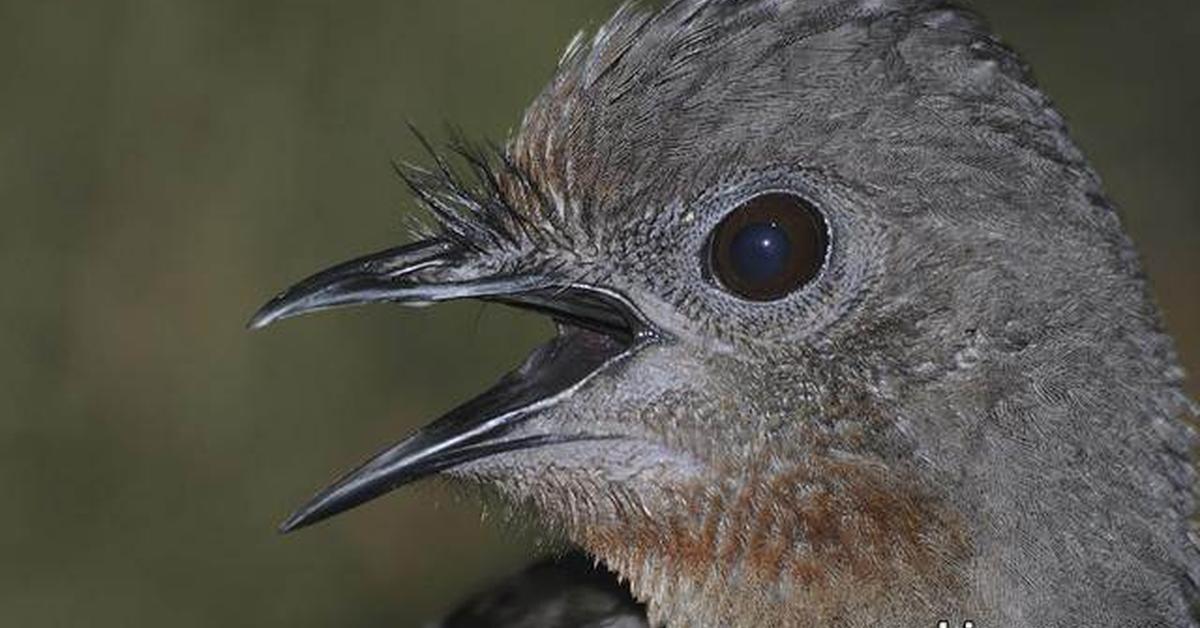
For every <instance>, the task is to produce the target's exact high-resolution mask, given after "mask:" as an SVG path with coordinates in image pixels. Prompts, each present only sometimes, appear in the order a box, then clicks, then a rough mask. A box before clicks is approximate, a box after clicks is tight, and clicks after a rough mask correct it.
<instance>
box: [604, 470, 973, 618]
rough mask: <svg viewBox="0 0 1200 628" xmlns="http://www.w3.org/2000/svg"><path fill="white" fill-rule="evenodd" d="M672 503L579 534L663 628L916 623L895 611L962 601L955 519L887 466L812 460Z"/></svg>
mask: <svg viewBox="0 0 1200 628" xmlns="http://www.w3.org/2000/svg"><path fill="white" fill-rule="evenodd" d="M674 503H675V504H676V505H677V506H676V507H675V510H673V511H671V512H665V513H648V512H646V511H645V509H626V510H625V511H624V512H625V516H623V517H620V518H617V519H616V520H614V521H612V522H610V523H609V524H605V525H592V526H588V527H587V528H586V529H584V530H581V531H580V532H581V534H580V540H581V542H582V543H583V545H584V546H585V547H586V548H587V549H588V550H589V551H591V552H592V553H593V554H594V555H596V556H597V557H599V558H600V559H601V560H603V561H605V562H606V563H608V565H609V566H610V567H612V568H613V569H614V570H616V571H617V572H618V573H620V574H621V575H622V576H623V577H625V578H627V579H628V580H629V581H630V585H631V587H632V589H633V591H634V594H635V595H636V596H638V597H639V599H642V600H644V601H646V602H647V603H648V605H649V607H650V609H651V613H652V615H653V616H654V617H655V618H656V619H658V620H661V621H665V620H669V623H675V624H681V625H696V624H699V625H729V623H730V622H734V623H736V624H738V625H757V624H759V623H761V622H759V621H751V618H752V617H760V618H761V620H762V622H768V621H774V622H777V621H781V620H782V621H786V622H789V623H788V625H796V626H808V625H814V626H815V625H820V624H821V623H822V622H828V621H833V620H837V621H846V619H847V618H849V617H857V616H863V621H864V622H865V621H869V619H870V618H869V617H865V615H867V614H871V613H879V614H886V613H888V612H893V613H909V612H912V611H913V609H912V608H907V609H901V608H896V607H897V606H898V605H911V601H910V600H911V599H927V600H936V601H937V603H939V604H945V605H947V606H951V605H952V604H953V603H954V600H956V599H958V598H959V596H960V595H961V593H962V591H961V590H960V589H961V583H962V580H963V579H962V577H961V575H960V574H961V569H960V567H961V566H962V565H963V563H964V562H965V560H966V559H967V557H968V555H969V542H968V538H967V535H966V531H965V530H964V528H963V526H962V524H961V522H960V520H959V518H958V517H957V516H955V515H954V513H953V512H950V511H949V510H947V509H946V508H945V506H944V504H942V503H941V502H940V501H939V500H937V499H935V498H933V497H931V496H930V495H929V494H928V492H926V491H922V490H920V489H919V488H918V487H917V484H916V482H915V481H914V480H912V479H911V478H908V477H906V476H905V475H904V474H897V473H895V472H892V471H890V470H888V469H886V468H884V467H882V466H881V465H877V464H863V463H857V462H846V461H841V460H837V461H835V460H814V461H811V462H808V463H805V464H803V465H800V466H795V467H792V468H789V469H787V470H783V471H777V472H774V473H752V474H747V475H743V476H727V477H725V478H724V479H723V480H722V481H721V482H719V484H718V486H715V487H713V486H693V487H691V488H690V489H688V490H687V492H686V493H685V494H684V495H683V496H682V497H681V498H679V499H677V500H674ZM896 616H897V615H893V616H891V619H894V618H895V617H896ZM826 625H828V624H826ZM838 625H843V624H838ZM846 625H858V624H846ZM888 625H890V623H889V624H888Z"/></svg>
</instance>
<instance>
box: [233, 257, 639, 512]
mask: <svg viewBox="0 0 1200 628" xmlns="http://www.w3.org/2000/svg"><path fill="white" fill-rule="evenodd" d="M468 266H469V257H468V255H467V254H466V253H464V251H463V250H462V249H460V248H459V247H457V246H456V245H454V244H453V243H450V242H447V241H444V240H439V239H431V240H424V241H421V242H417V243H414V244H411V245H407V246H403V247H399V248H394V249H389V250H387V251H382V252H380V253H376V254H373V255H368V256H365V257H361V258H358V259H355V260H352V261H349V262H346V263H343V264H339V265H337V266H334V267H333V268H330V269H328V270H325V271H322V272H320V273H317V274H316V275H313V276H312V277H309V278H308V279H305V280H304V281H301V282H300V283H298V284H296V285H295V286H294V287H292V288H291V289H289V290H287V291H286V292H284V293H283V294H280V295H279V296H277V297H275V298H274V299H272V300H271V301H270V302H269V303H267V304H266V305H265V306H263V307H262V309H260V310H259V311H258V312H257V313H256V314H255V315H254V317H253V318H252V319H251V321H250V327H252V328H254V329H259V328H262V327H266V326H267V325H270V324H271V323H274V322H276V321H279V320H282V319H285V318H290V317H292V316H297V315H299V314H303V313H306V312H313V311H318V310H325V309H330V308H334V307H342V306H348V305H358V304H364V303H378V302H393V303H401V304H410V305H417V304H427V303H433V302H438V301H447V300H453V299H463V298H475V299H483V300H487V301H494V302H500V303H504V304H507V305H512V306H515V307H519V308H524V309H530V310H534V311H538V312H542V313H544V314H547V315H549V316H551V317H552V318H554V319H555V320H556V321H557V322H558V323H559V333H558V335H557V336H556V337H555V338H554V339H552V340H551V341H550V342H548V343H546V344H544V345H542V346H540V347H538V348H537V349H535V350H534V351H533V353H532V354H531V355H530V356H529V357H528V358H526V360H525V362H524V363H523V364H522V365H521V366H520V367H518V368H517V369H516V370H514V371H512V372H511V373H508V374H507V375H505V376H504V377H503V378H501V380H500V381H499V382H497V383H496V384H495V385H494V386H492V387H491V388H490V389H488V390H487V391H486V392H484V393H483V394H481V395H479V396H478V397H475V398H474V399H472V400H470V401H468V402H466V403H464V404H462V405H460V406H458V407H457V408H455V409H453V410H451V411H450V412H449V413H447V414H446V415H444V416H442V417H441V418H439V419H437V420H436V421H434V422H433V423H431V424H429V425H428V426H426V427H425V428H423V429H421V430H419V431H418V432H417V433H416V434H414V435H412V436H411V437H409V438H408V439H406V440H404V441H401V442H400V443H398V444H396V445H394V446H392V447H390V448H388V449H386V450H385V451H383V452H382V453H380V454H378V455H377V456H375V457H374V458H372V459H371V460H369V461H367V462H366V463H365V464H363V465H362V466H361V467H359V468H358V469H356V470H354V471H352V472H350V473H349V474H347V475H346V476H345V477H343V478H342V479H340V480H338V481H337V482H335V483H334V484H333V485H332V486H330V487H329V488H327V489H325V490H324V491H321V492H320V493H318V494H317V495H316V496H315V497H313V499H312V500H310V501H309V502H308V503H307V504H306V505H305V506H303V507H302V508H300V509H299V510H298V511H296V513H295V514H293V515H292V516H291V517H290V518H288V520H287V521H285V522H284V523H283V525H282V526H280V530H281V531H283V532H290V531H292V530H295V529H298V528H302V527H305V526H308V525H311V524H313V523H316V522H318V521H321V520H323V519H326V518H328V517H332V516H333V515H336V514H338V513H340V512H343V511H345V510H348V509H350V508H354V507H355V506H358V505H360V504H363V503H364V502H367V501H369V500H371V499H374V498H376V497H378V496H380V495H382V494H384V493H387V492H389V491H391V490H394V489H396V488H399V487H400V486H403V485H404V484H408V483H409V482H413V481H415V480H418V479H421V478H423V477H426V476H429V475H431V474H434V473H438V472H441V471H445V470H448V469H451V468H454V467H457V466H460V465H463V464H466V463H469V462H472V461H475V460H479V459H481V458H485V457H489V456H494V455H498V454H503V453H508V452H514V451H518V450H522V449H530V448H534V447H546V446H551V445H555V444H562V443H567V442H578V441H581V440H595V439H602V438H606V436H605V435H600V434H587V433H578V432H566V433H564V432H560V431H556V430H554V429H553V426H548V427H546V428H545V429H538V430H533V431H530V430H528V429H522V430H518V429H517V428H518V427H521V426H522V425H523V424H526V423H528V422H529V421H530V419H531V418H534V417H537V416H539V415H541V414H543V413H544V411H545V410H546V409H548V408H550V407H552V406H554V405H555V404H556V403H557V402H558V401H560V400H562V399H563V398H565V397H567V396H569V395H570V394H571V393H572V392H574V390H576V389H577V388H578V387H579V386H581V385H583V384H584V383H585V382H586V381H587V380H589V379H590V378H591V377H592V376H593V375H594V374H596V373H598V372H600V371H602V370H604V368H605V367H606V366H607V365H608V364H610V363H612V362H614V361H616V360H619V359H621V358H623V357H624V356H626V355H628V354H630V353H632V352H634V351H635V350H636V349H637V348H638V347H641V346H643V345H644V344H645V343H646V342H649V341H650V340H651V339H652V338H653V333H652V331H651V328H650V326H649V325H648V324H646V322H645V320H644V318H643V317H641V316H640V315H639V314H638V312H637V311H636V309H635V308H633V307H632V305H631V304H630V303H629V302H628V301H627V300H626V299H624V298H623V297H622V296H621V295H619V294H617V293H615V292H612V291H609V290H606V289H604V288H601V287H597V286H589V285H583V284H577V283H570V282H562V281H561V280H556V279H555V278H553V277H551V276H548V275H539V274H520V273H494V274H487V273H476V272H472V271H470V270H465V271H464V268H466V267H468Z"/></svg>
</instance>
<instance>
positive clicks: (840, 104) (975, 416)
mask: <svg viewBox="0 0 1200 628" xmlns="http://www.w3.org/2000/svg"><path fill="white" fill-rule="evenodd" d="M475 167H476V169H477V171H478V174H479V175H480V177H481V184H480V185H478V186H476V187H472V186H470V185H468V184H465V183H463V182H462V181H461V180H459V179H457V178H455V177H453V176H451V175H450V174H449V173H448V172H446V173H441V172H436V171H435V172H433V173H423V172H412V173H409V175H408V176H409V178H410V180H411V182H412V183H413V185H414V188H415V189H416V190H417V192H418V196H419V198H421V199H422V200H423V201H424V202H425V204H426V205H427V206H428V207H429V208H430V209H431V210H433V212H434V214H435V216H436V217H437V218H438V220H437V222H436V224H435V226H434V227H433V228H432V229H431V230H430V232H429V233H428V234H427V235H428V236H429V237H430V238H431V239H432V240H431V241H442V242H450V243H452V244H450V245H447V246H454V247H456V248H455V250H456V251H460V252H459V253H456V254H455V255H456V256H455V257H454V260H453V264H444V265H436V266H427V267H421V268H420V269H419V270H417V271H414V274H412V275H411V279H410V278H409V277H408V276H406V277H405V279H404V281H412V282H414V285H415V283H421V284H436V285H443V284H445V285H460V284H462V282H465V281H469V280H473V279H474V278H477V277H484V276H489V277H490V276H493V275H497V274H500V273H503V274H505V275H506V276H522V277H524V276H536V277H538V278H539V281H546V282H550V283H551V284H553V285H560V286H572V285H586V286H592V287H602V288H603V289H604V290H606V291H609V292H611V293H612V294H615V295H620V296H621V298H622V299H624V300H625V301H626V302H628V304H630V307H632V308H633V309H635V310H636V311H637V312H638V314H639V316H641V317H644V320H645V321H647V325H649V326H651V327H653V329H655V330H657V331H658V332H659V333H658V336H657V338H658V340H657V341H655V342H648V343H646V345H645V346H641V347H639V348H638V349H637V350H636V351H632V352H629V353H626V354H623V355H622V356H621V357H620V358H619V359H616V360H613V361H612V363H610V364H607V365H606V366H604V367H603V368H600V369H598V370H597V371H596V372H595V373H593V374H592V375H591V376H590V377H589V378H587V379H584V380H582V382H581V383H580V384H579V385H578V386H575V387H573V388H571V389H570V390H568V391H566V392H564V393H562V394H559V395H557V396H556V397H554V400H553V403H552V404H550V405H549V407H546V408H543V409H540V410H539V411H538V412H539V413H538V414H537V416H536V417H535V418H533V419H530V420H528V421H527V422H525V423H522V424H521V425H520V426H517V427H515V428H513V432H511V435H512V436H513V437H514V438H515V437H533V436H535V435H538V434H540V433H541V431H544V430H546V429H547V427H546V426H553V429H554V432H555V433H556V434H567V433H571V434H575V433H580V434H582V433H587V434H603V435H605V436H606V437H612V438H608V439H607V440H600V441H587V442H568V443H561V444H556V445H555V446H552V447H550V446H548V447H539V448H530V449H525V450H522V451H519V452H511V453H504V454H501V455H494V456H490V457H482V458H479V459H473V460H470V461H467V462H465V463H463V464H461V465H459V466H455V467H453V468H449V469H448V470H446V471H445V473H447V474H449V475H451V476H453V477H458V478H464V479H469V480H471V481H480V482H485V483H488V484H490V485H494V486H496V487H498V488H499V489H500V490H501V491H502V492H503V493H504V494H506V495H507V496H509V497H510V498H512V499H513V500H515V501H519V502H528V503H531V504H532V505H533V506H534V507H535V508H536V510H537V512H538V513H539V514H540V516H541V518H542V522H543V523H544V524H545V525H547V526H549V527H552V528H556V529H558V530H561V531H562V533H563V534H565V535H566V536H567V537H568V538H569V539H570V540H572V541H573V542H575V543H577V544H578V545H579V546H581V547H582V548H584V549H585V550H586V551H588V552H590V553H591V554H592V555H593V556H595V557H596V558H598V559H599V560H601V561H603V562H604V563H605V564H606V565H608V566H609V567H610V568H611V569H612V570H614V571H615V572H616V573H617V574H619V575H620V577H621V578H622V579H624V580H626V581H627V582H628V583H629V586H630V589H631V590H632V592H633V594H634V595H635V596H636V597H637V598H638V599H640V600H643V601H644V602H645V603H646V604H647V607H648V615H649V618H650V621H651V623H654V624H660V623H665V624H666V625H669V626H779V625H784V626H814V627H815V626H840V627H846V628H866V627H871V628H886V627H896V628H900V627H906V628H907V627H912V626H929V627H931V628H932V627H933V626H936V625H937V622H938V621H939V620H947V621H950V622H951V625H954V624H955V623H958V624H959V625H961V622H963V621H964V620H973V621H974V622H975V625H976V626H981V627H986V626H1003V627H1025V626H1028V627H1038V628H1054V627H1067V626H1092V627H1129V626H1168V627H1186V626H1197V625H1200V624H1197V623H1196V620H1195V619H1194V618H1193V615H1192V607H1193V605H1194V604H1195V600H1196V592H1197V589H1196V581H1197V580H1196V578H1197V577H1198V576H1200V571H1198V567H1200V561H1198V557H1197V553H1196V548H1195V547H1194V546H1193V543H1192V541H1191V540H1190V537H1189V524H1188V517H1189V516H1190V514H1191V512H1192V509H1193V478H1194V472H1193V470H1192V467H1191V465H1190V461H1189V454H1190V448H1191V446H1192V434H1191V432H1190V431H1189V429H1188V428H1187V427H1186V425H1185V423H1184V422H1183V420H1182V419H1183V417H1185V416H1186V415H1187V414H1188V413H1189V402H1188V400H1187V399H1186V398H1185V396H1184V394H1183V393H1182V391H1181V381H1182V378H1183V373H1182V371H1181V369H1180V368H1179V366H1178V363H1177V361H1176V358H1175V355H1174V352H1173V348H1172V343H1171V340H1170V338H1169V337H1168V336H1167V335H1166V334H1165V333H1164V331H1163V328H1162V324H1161V321H1160V318H1159V314H1158V312H1157V311H1156V308H1155V306H1154V304H1153V302H1152V300H1151V298H1150V297H1149V295H1148V291H1147V286H1146V282H1145V279H1144V277H1143V275H1142V272H1141V270H1140V266H1139V263H1138V258H1137V255H1136V253H1135V252H1134V249H1133V246H1132V244H1131V242H1130V240H1129V238H1128V237H1127V236H1126V235H1125V233H1124V232H1123V230H1122V228H1121V225H1120V220H1119V218H1118V215H1117V213H1116V212H1115V211H1114V210H1113V208H1112V206H1111V204H1110V203H1109V201H1108V200H1107V198H1106V196H1105V194H1104V192H1103V189H1102V187H1101V183H1100V180H1099V177H1098V176H1097V175H1096V173H1095V172H1094V171H1093V170H1092V168H1091V167H1090V166H1089V164H1088V163H1087V161H1086V160H1085V158H1084V156H1083V155H1082V154H1081V153H1080V151H1079V149H1078V148H1077V147H1076V146H1075V144H1074V143H1073V142H1072V140H1071V139H1070V137H1069V136H1068V132H1067V128H1066V126H1065V124H1064V122H1063V119H1062V117H1061V116H1060V115H1059V114H1058V112H1057V111H1056V110H1055V108H1054V106H1053V105H1052V103H1051V102H1050V101H1049V99H1048V98H1047V97H1046V96H1045V95H1044V94H1043V93H1042V91H1040V89H1039V88H1038V87H1037V86H1036V85H1035V83H1034V81H1033V80H1032V78H1031V77H1030V74H1029V71H1028V69H1027V68H1026V67H1025V65H1024V64H1023V63H1022V61H1021V60H1020V59H1019V58H1018V57H1017V56H1016V55H1015V54H1014V53H1013V52H1012V51H1011V50H1009V49H1008V48H1007V47H1005V46H1004V45H1003V44H1001V43H1000V42H999V41H998V40H997V39H996V38H995V37H994V36H993V35H992V34H991V33H990V32H989V30H988V29H987V27H986V26H985V25H984V24H983V23H982V22H981V20H980V19H979V18H977V17H976V16H975V15H974V14H972V13H971V12H969V11H966V10H963V9H961V8H959V7H957V6H956V5H954V4H951V3H948V2H943V1H937V0H747V1H735V0H680V1H676V2H673V3H671V4H669V5H668V6H667V7H665V8H663V9H661V10H660V11H657V12H643V11H639V10H637V9H634V8H628V7H627V8H624V9H622V10H621V11H620V12H619V13H618V15H617V16H616V17H615V18H613V20H612V21H611V22H609V23H608V24H606V25H605V26H604V27H602V28H601V29H600V30H599V31H598V32H597V33H596V34H595V36H594V37H592V38H591V39H590V40H587V39H583V38H581V39H578V40H576V41H575V42H574V43H573V44H572V45H571V47H570V49H569V50H568V51H567V53H566V54H565V56H564V57H563V59H562V62H561V64H560V67H559V69H558V71H557V73H556V75H555V77H554V78H553V80H552V81H551V83H550V85H549V86H548V87H547V88H546V90H545V91H544V92H543V93H542V95H541V96H540V97H539V98H538V99H537V100H536V101H535V102H534V104H533V105H532V107H531V108H530V109H529V111H528V113H527V114H526V116H525V119H524V122H523V124H522V125H521V127H520V129H519V131H518V132H517V133H516V134H515V136H514V137H513V138H512V139H511V141H510V142H509V144H508V145H507V146H506V148H505V149H504V150H503V152H502V153H501V154H500V155H499V156H498V157H497V158H495V159H492V160H490V161H489V160H486V159H480V160H476V162H475ZM773 191H783V192H788V193H792V194H796V195H799V196H801V197H804V198H805V199H807V200H808V201H809V202H810V203H812V204H813V206H815V207H816V208H818V209H819V210H820V212H821V214H822V216H823V217H824V219H825V221H826V222H827V223H828V227H829V233H830V242H831V244H830V248H829V254H828V258H827V259H826V260H825V265H824V268H823V270H822V272H821V274H820V276H819V277H818V278H817V279H816V280H815V281H813V282H812V283H811V284H810V285H808V286H806V287H805V288H803V289H802V290H799V291H797V292H796V293H794V294H792V295H790V296H788V297H787V298H784V299H781V300H778V301H773V302H768V303H759V302H749V301H746V300H742V299H738V298H736V297H735V296H732V295H730V294H729V293H728V292H726V291H723V290H721V289H720V286H719V285H716V284H715V283H714V282H713V281H712V280H711V278H710V277H708V276H707V275H706V271H705V267H704V264H703V263H702V261H703V258H704V251H705V246H706V244H707V242H708V241H709V238H710V234H711V233H712V231H713V229H714V227H715V226H716V225H717V224H718V223H719V222H720V221H721V219H722V218H723V217H724V216H725V215H726V214H727V213H728V212H729V210H730V209H731V208H732V207H734V206H736V205H737V204H738V203H739V202H740V201H742V200H745V199H747V198H750V197H752V196H754V195H756V194H762V193H766V192H773ZM406 285H407V284H406ZM539 285H541V284H539ZM405 289H406V290H407V289H409V288H407V287H406V288H405ZM405 294H408V293H405ZM456 294H457V293H456ZM440 295H441V293H438V295H435V296H433V297H429V296H425V295H424V293H422V296H421V297H420V299H418V298H417V297H413V298H412V300H440V299H441V298H443V297H442V296H440ZM459 296H461V295H459ZM406 298H407V297H406ZM445 298H452V297H451V296H446V297H445ZM392 300H403V299H400V298H395V299H392ZM567 338H568V340H569V339H570V334H569V332H568V334H567ZM564 342H567V341H564ZM539 359H541V358H539ZM545 359H546V360H549V359H550V358H545ZM539 430H541V431H539Z"/></svg>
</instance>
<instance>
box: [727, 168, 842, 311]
mask: <svg viewBox="0 0 1200 628" xmlns="http://www.w3.org/2000/svg"><path fill="white" fill-rule="evenodd" d="M708 249H709V254H708V258H709V259H708V267H709V270H710V273H711V275H712V276H713V277H715V278H716V280H717V282H718V283H719V284H720V286H721V287H722V288H723V289H725V290H726V291H728V292H730V293H732V294H734V295H736V296H738V297H741V298H743V299H746V300H748V301H757V302H769V301H778V300H780V299H783V298H784V297H786V296H788V295H789V294H792V293H793V292H795V291H796V290H799V289H800V288H802V287H804V286H806V285H808V284H809V283H811V282H812V281H813V280H814V279H816V277H817V275H819V274H820V272H821V269H822V267H824V265H825V259H826V256H827V253H828V250H829V228H828V225H827V224H826V222H825V219H824V217H823V216H822V215H821V213H820V212H818V211H817V209H816V208H815V207H813V206H812V204H811V203H809V202H808V201H806V200H804V199H803V198H801V197H799V196H796V195H794V194H788V193H783V192H770V193H766V194H761V195H759V196H755V197H753V198H751V199H749V200H747V201H745V202H743V203H742V204H741V205H739V206H738V207H737V208H736V209H734V210H733V211H732V212H730V213H729V215H727V216H726V217H725V218H724V219H723V220H722V221H721V223H720V224H718V225H717V227H716V228H715V229H714V230H713V233H712V236H711V240H710V243H709V247H708Z"/></svg>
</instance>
